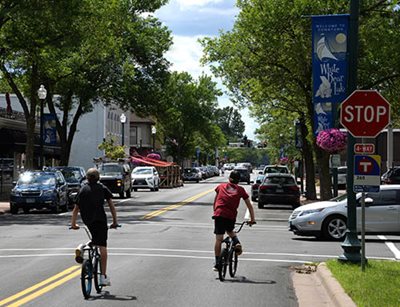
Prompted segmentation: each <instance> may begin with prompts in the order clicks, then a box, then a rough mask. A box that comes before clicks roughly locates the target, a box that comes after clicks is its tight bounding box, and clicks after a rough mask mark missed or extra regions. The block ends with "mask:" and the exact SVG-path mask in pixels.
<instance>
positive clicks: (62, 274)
mask: <svg viewBox="0 0 400 307" xmlns="http://www.w3.org/2000/svg"><path fill="white" fill-rule="evenodd" d="M79 268H80V266H78V265H74V266H72V267H70V268H68V269H66V270H64V271H62V272H60V273H58V274H56V275H54V276H52V277H49V278H47V279H46V280H43V281H42V282H40V283H38V284H36V285H33V286H32V287H30V288H28V289H25V290H23V291H21V292H18V293H17V294H14V295H13V296H10V297H8V298H6V299H4V300H2V301H0V306H4V305H5V304H7V303H9V302H12V301H14V300H16V299H18V298H20V297H21V296H24V295H26V294H28V293H31V292H33V291H35V290H36V289H39V288H40V287H43V286H44V285H47V284H48V283H51V282H52V281H54V280H56V279H58V278H60V277H62V276H64V275H67V274H70V273H71V272H73V271H75V270H77V271H76V272H78V273H80V270H79ZM76 272H73V273H72V274H75V273H76ZM78 275H79V274H78ZM76 276H77V275H76ZM33 294H35V293H33ZM33 294H32V295H33ZM18 302H19V301H18ZM18 302H17V303H18ZM14 304H16V303H14ZM14 304H13V305H9V306H19V305H14Z"/></svg>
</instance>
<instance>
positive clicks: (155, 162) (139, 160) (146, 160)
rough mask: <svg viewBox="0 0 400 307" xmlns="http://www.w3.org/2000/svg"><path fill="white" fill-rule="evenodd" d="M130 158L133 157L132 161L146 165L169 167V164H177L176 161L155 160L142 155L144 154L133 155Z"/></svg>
mask: <svg viewBox="0 0 400 307" xmlns="http://www.w3.org/2000/svg"><path fill="white" fill-rule="evenodd" d="M130 159H131V162H134V163H139V164H144V165H150V166H160V167H167V166H171V165H175V163H173V162H166V161H161V160H155V159H151V158H147V157H142V156H132V157H131V158H130Z"/></svg>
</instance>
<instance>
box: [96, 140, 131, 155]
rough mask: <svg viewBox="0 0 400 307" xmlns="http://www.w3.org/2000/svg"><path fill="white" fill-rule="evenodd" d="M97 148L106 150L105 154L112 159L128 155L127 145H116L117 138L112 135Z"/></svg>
mask: <svg viewBox="0 0 400 307" xmlns="http://www.w3.org/2000/svg"><path fill="white" fill-rule="evenodd" d="M97 148H98V149H100V150H104V152H105V156H106V157H107V158H109V159H111V160H117V159H120V158H125V157H126V153H125V146H120V145H115V138H114V137H112V136H108V137H107V138H106V139H105V140H103V142H102V143H100V144H99V146H98V147H97Z"/></svg>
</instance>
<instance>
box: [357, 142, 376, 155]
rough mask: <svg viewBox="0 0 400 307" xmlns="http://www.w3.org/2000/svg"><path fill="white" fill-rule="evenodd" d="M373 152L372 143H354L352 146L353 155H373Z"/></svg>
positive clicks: (373, 146)
mask: <svg viewBox="0 0 400 307" xmlns="http://www.w3.org/2000/svg"><path fill="white" fill-rule="evenodd" d="M374 152H375V144H372V143H356V144H354V153H355V154H373V153H374Z"/></svg>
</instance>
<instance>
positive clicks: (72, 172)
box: [58, 168, 83, 183]
mask: <svg viewBox="0 0 400 307" xmlns="http://www.w3.org/2000/svg"><path fill="white" fill-rule="evenodd" d="M58 170H59V171H61V173H62V174H63V176H64V178H65V181H66V182H68V183H78V182H80V181H81V179H82V178H83V176H82V174H81V172H80V171H79V170H77V169H69V168H63V169H58Z"/></svg>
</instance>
